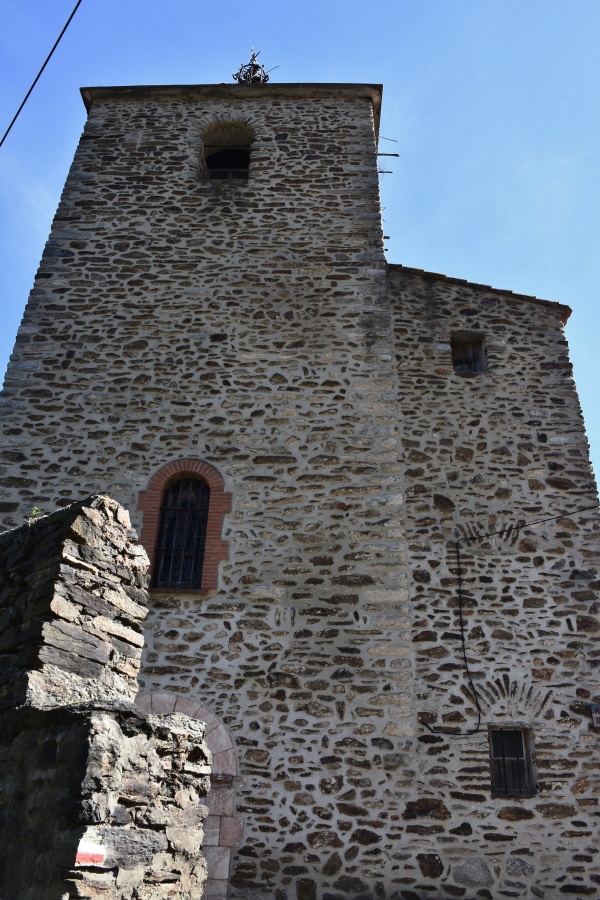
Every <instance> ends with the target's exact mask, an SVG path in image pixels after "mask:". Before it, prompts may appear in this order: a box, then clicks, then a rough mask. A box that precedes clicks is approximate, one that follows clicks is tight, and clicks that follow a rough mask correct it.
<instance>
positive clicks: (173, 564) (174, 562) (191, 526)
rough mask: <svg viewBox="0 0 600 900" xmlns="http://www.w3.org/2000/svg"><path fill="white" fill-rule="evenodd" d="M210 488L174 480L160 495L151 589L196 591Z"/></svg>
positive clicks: (191, 480)
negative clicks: (161, 497) (158, 522)
mask: <svg viewBox="0 0 600 900" xmlns="http://www.w3.org/2000/svg"><path fill="white" fill-rule="evenodd" d="M209 501H210V488H209V486H208V485H207V484H206V483H205V482H204V481H200V479H199V478H185V477H184V478H178V479H177V480H176V481H172V482H171V483H170V485H169V486H168V487H167V490H166V491H165V493H164V496H163V499H162V503H161V506H160V524H159V527H158V540H157V542H156V548H155V553H154V573H153V577H152V587H156V588H173V589H174V590H180V591H193V590H196V591H199V590H200V587H201V585H202V567H203V564H204V548H205V545H206V526H207V523H208V506H209Z"/></svg>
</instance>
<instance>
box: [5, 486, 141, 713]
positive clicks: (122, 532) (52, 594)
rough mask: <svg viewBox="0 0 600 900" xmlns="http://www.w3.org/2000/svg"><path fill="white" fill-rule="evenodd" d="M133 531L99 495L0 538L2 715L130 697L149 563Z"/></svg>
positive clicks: (125, 515) (134, 685)
mask: <svg viewBox="0 0 600 900" xmlns="http://www.w3.org/2000/svg"><path fill="white" fill-rule="evenodd" d="M129 529H130V521H129V515H128V513H127V512H126V511H125V510H124V509H123V508H122V507H120V506H119V505H118V504H117V503H115V502H114V501H112V500H110V499H109V498H107V497H98V498H94V499H90V500H89V501H88V502H84V503H78V504H74V505H73V506H71V507H70V508H69V509H68V510H66V511H65V512H64V513H56V514H54V515H51V516H44V517H42V518H38V519H34V518H32V519H31V520H30V521H29V522H28V523H27V524H26V525H23V526H21V528H19V529H16V530H14V531H12V532H10V533H9V534H8V535H6V536H0V573H1V574H0V660H1V662H2V665H1V668H0V709H2V708H9V709H10V708H14V707H16V706H20V705H23V704H27V705H29V706H37V707H39V708H42V707H45V706H57V705H61V704H65V703H75V702H78V701H80V702H86V701H89V700H97V699H102V700H107V699H114V700H123V699H128V700H133V698H134V697H135V695H136V693H137V675H138V672H139V667H140V658H141V654H142V646H143V643H144V637H143V621H144V619H145V617H146V615H147V607H146V606H145V603H146V600H147V594H146V572H147V568H148V558H147V556H146V553H145V552H144V550H143V549H142V548H141V547H139V546H137V544H135V543H133V540H135V535H134V534H133V533H132V532H130V531H129ZM132 538H133V540H132Z"/></svg>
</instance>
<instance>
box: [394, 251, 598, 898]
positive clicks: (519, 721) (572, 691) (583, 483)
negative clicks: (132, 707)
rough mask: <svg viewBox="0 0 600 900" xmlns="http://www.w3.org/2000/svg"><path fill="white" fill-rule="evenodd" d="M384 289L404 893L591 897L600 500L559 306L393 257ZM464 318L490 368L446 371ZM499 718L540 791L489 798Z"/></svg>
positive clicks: (594, 891)
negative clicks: (398, 524)
mask: <svg viewBox="0 0 600 900" xmlns="http://www.w3.org/2000/svg"><path fill="white" fill-rule="evenodd" d="M390 290H391V293H392V297H393V300H394V310H395V335H396V345H395V354H396V361H397V366H398V400H399V415H400V422H401V427H402V447H403V457H404V467H405V469H404V471H405V478H406V481H405V488H406V528H407V541H408V550H409V558H410V565H411V573H410V579H409V583H410V594H411V603H412V609H413V615H414V621H413V647H414V658H415V666H416V682H417V698H416V705H417V711H418V719H419V721H420V723H421V724H420V727H419V730H418V736H417V741H416V747H415V751H416V752H415V757H414V763H415V779H414V783H413V793H412V797H411V800H410V801H409V803H408V804H407V806H406V809H405V812H404V813H403V818H404V828H405V835H404V836H403V837H402V838H401V839H400V844H401V846H402V847H403V849H404V851H405V856H404V860H405V862H404V866H403V867H404V876H405V882H404V883H405V884H406V885H407V886H409V888H408V893H406V894H405V895H404V896H407V897H408V896H413V894H411V893H410V892H411V891H412V892H413V893H414V895H415V896H417V895H418V896H419V897H420V896H432V893H431V892H432V890H433V896H437V894H436V892H435V890H434V885H435V886H438V889H440V890H441V891H442V892H444V891H445V892H447V893H443V895H444V896H453V897H460V896H462V897H471V896H473V895H475V896H478V897H479V896H481V897H494V898H495V897H510V896H513V897H540V898H541V897H544V898H556V897H561V896H565V895H567V896H577V897H590V896H591V897H595V896H598V894H599V893H600V852H599V846H598V836H599V830H600V829H599V825H600V807H599V805H598V804H599V801H600V756H599V753H600V733H599V732H598V730H595V729H593V728H592V723H591V716H590V703H591V702H595V703H598V701H599V700H600V685H599V682H598V670H599V667H600V647H599V644H598V638H599V635H600V619H599V617H598V613H599V611H600V603H599V592H598V591H599V588H600V578H599V571H600V570H599V563H600V541H599V538H600V516H599V514H598V508H597V501H596V486H595V483H594V478H593V475H592V472H591V468H590V464H589V458H588V453H587V442H586V437H585V430H584V427H583V421H582V418H581V412H580V408H579V403H578V400H577V394H576V390H575V385H574V382H573V379H572V374H571V365H570V362H569V357H568V348H567V344H566V340H565V336H564V332H563V328H562V316H563V314H564V309H561V308H560V307H558V306H557V305H550V304H543V303H536V302H535V301H532V300H524V299H522V298H519V297H518V296H511V295H510V293H508V292H495V291H493V290H491V289H490V288H485V287H483V286H479V285H468V284H466V283H464V282H463V283H461V282H458V281H455V280H452V279H443V278H441V277H439V276H428V275H426V274H424V273H421V272H416V271H412V270H406V269H402V267H392V269H391V273H390ZM468 333H475V334H480V335H483V336H484V340H485V346H486V350H487V372H486V373H485V374H480V375H470V376H469V375H463V374H457V373H456V372H455V371H454V368H453V365H452V356H451V338H452V335H453V334H468ZM590 507H592V508H591V509H590ZM579 510H584V511H582V512H580V511H579ZM555 516H564V518H559V519H554V520H553V519H552V517H555ZM548 520H550V521H548ZM490 532H493V534H492V535H491V536H489V537H488V536H486V535H488V533H490ZM457 540H458V541H459V542H460V543H459V555H460V558H459V560H458V559H457V555H456V543H457ZM458 564H460V569H461V572H460V574H461V581H462V587H463V591H462V594H463V617H464V623H465V627H464V637H465V642H466V643H465V647H466V656H467V660H468V663H469V667H470V673H471V677H472V679H473V685H474V688H475V691H476V692H477V696H478V699H479V704H480V706H481V727H480V729H479V730H478V731H477V733H476V734H470V735H466V736H460V733H461V732H468V731H470V730H474V729H475V728H476V726H477V723H478V712H477V707H476V701H475V697H474V692H473V685H469V681H468V677H467V673H466V671H465V666H464V664H463V658H462V643H461V628H460V613H459V608H458V606H459V603H458V592H457V589H458V574H459V573H458ZM425 723H427V725H429V726H430V728H432V729H434V730H440V731H442V732H444V731H446V732H448V733H447V734H444V733H441V734H440V733H436V734H434V733H432V732H431V731H430V730H428V729H427V728H426V727H425ZM489 726H500V727H502V726H504V727H511V726H513V727H520V728H524V729H526V730H528V732H529V735H530V741H531V748H532V751H533V766H534V779H535V782H536V785H537V790H536V792H535V795H534V796H532V797H527V798H525V797H523V798H522V797H513V796H505V797H494V798H492V796H491V790H490V746H489V737H488V727H489Z"/></svg>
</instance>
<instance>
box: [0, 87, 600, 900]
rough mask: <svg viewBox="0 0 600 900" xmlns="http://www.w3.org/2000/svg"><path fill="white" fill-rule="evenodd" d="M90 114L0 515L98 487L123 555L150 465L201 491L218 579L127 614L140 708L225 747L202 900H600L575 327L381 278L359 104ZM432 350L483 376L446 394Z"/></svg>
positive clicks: (150, 95)
mask: <svg viewBox="0 0 600 900" xmlns="http://www.w3.org/2000/svg"><path fill="white" fill-rule="evenodd" d="M83 96H84V100H85V102H86V105H87V108H88V111H89V117H88V122H87V124H86V127H85V130H84V134H83V137H82V140H81V143H80V145H79V148H78V150H77V153H76V155H75V159H74V162H73V166H72V169H71V173H70V175H69V178H68V180H67V184H66V186H65V190H64V193H63V196H62V199H61V203H60V206H59V209H58V212H57V215H56V219H55V222H54V225H53V230H52V233H51V235H50V239H49V242H48V245H47V248H46V251H45V254H44V257H43V259H42V263H41V266H40V270H39V272H38V277H37V279H36V285H35V287H34V289H33V291H32V294H31V298H30V301H29V305H28V307H27V310H26V313H25V317H24V320H23V324H22V326H21V329H20V331H19V335H18V337H17V345H16V348H15V353H14V355H13V357H12V360H11V367H10V369H9V373H8V375H7V380H6V383H5V391H4V394H3V404H4V405H3V416H4V422H5V431H4V434H5V437H4V443H3V447H2V449H1V450H0V465H1V466H2V471H1V472H0V477H1V493H0V512H1V513H2V515H3V521H4V525H5V526H6V527H11V526H14V525H15V524H18V523H20V522H21V521H22V519H23V516H24V515H27V512H28V510H29V509H30V508H31V507H32V506H37V507H41V508H42V509H51V508H53V506H54V505H59V506H60V505H64V504H68V503H70V502H72V501H73V500H74V499H76V498H78V497H81V496H85V495H87V494H89V493H90V492H95V491H108V492H109V493H111V494H112V495H114V496H115V497H116V498H117V499H118V500H119V502H121V503H122V504H124V505H125V506H126V507H127V508H128V509H130V511H131V515H132V519H133V521H134V524H135V525H136V527H137V528H138V530H139V531H140V533H141V534H143V535H146V534H148V533H150V532H149V527H148V523H149V521H150V519H153V520H156V519H157V507H156V506H154V507H153V506H152V504H153V503H154V504H156V503H158V500H157V499H153V498H157V497H158V496H159V494H160V490H158V489H157V488H156V485H163V484H166V483H167V482H168V477H171V475H170V474H169V473H175V472H182V471H190V472H195V473H199V474H198V477H202V478H205V479H206V480H207V481H208V480H210V479H212V481H211V490H212V486H213V483H214V485H215V486H218V488H219V492H220V493H219V495H218V496H219V498H220V499H219V504H220V505H219V507H218V514H217V512H216V510H215V509H213V514H214V515H215V516H216V521H217V524H216V525H215V523H214V521H213V524H212V525H211V526H210V527H211V528H216V531H217V533H218V535H219V537H218V544H219V546H218V547H216V543H215V540H213V539H211V540H212V543H211V545H210V547H209V551H210V552H211V553H212V556H211V557H210V559H211V561H212V562H211V565H212V564H213V562H214V570H211V576H210V577H211V578H213V571H214V572H216V576H215V577H216V581H215V584H216V587H215V586H214V585H213V583H212V582H211V585H210V589H207V590H204V591H201V592H200V591H199V592H173V591H157V590H152V591H151V592H150V602H149V614H148V617H147V619H146V621H145V637H146V644H145V648H144V653H143V657H142V663H141V672H140V677H139V685H140V696H139V698H138V702H140V703H141V705H142V706H143V708H144V709H147V710H152V709H154V708H155V706H156V708H157V709H165V708H166V707H165V706H164V704H165V703H167V706H168V702H167V700H166V699H165V698H168V697H173V698H178V700H177V701H175V700H172V701H171V704H173V703H175V702H178V701H179V700H181V701H183V700H185V701H186V703H188V702H189V703H190V704H195V705H196V706H197V707H198V708H199V707H202V708H203V709H204V710H205V712H204V713H203V715H206V716H212V717H213V718H212V719H211V722H212V725H213V728H214V734H215V735H216V734H217V733H218V734H219V735H220V738H219V740H220V741H222V743H218V744H217V745H216V747H215V749H216V750H217V752H220V753H226V754H228V756H227V757H223V760H224V766H223V770H222V772H221V773H220V774H218V776H217V777H218V778H222V779H223V781H222V783H220V784H217V783H215V782H213V791H214V790H215V787H217V789H218V791H219V792H220V793H218V795H217V794H215V795H214V796H215V797H218V799H217V800H216V801H215V805H214V807H213V808H211V810H210V818H211V819H212V818H214V820H215V826H214V827H215V828H216V827H217V825H216V819H218V820H219V825H218V829H217V830H219V829H220V830H219V834H220V833H221V831H223V832H224V831H225V830H226V828H225V824H224V823H225V821H227V823H231V828H232V829H233V828H234V825H233V821H234V820H235V821H236V823H237V822H238V821H239V822H241V823H242V826H243V832H242V831H241V830H240V829H239V828H238V825H237V824H236V825H235V829H236V832H235V833H236V838H235V839H234V838H233V837H231V839H230V840H229V839H228V842H227V841H224V842H223V843H222V844H219V843H218V840H219V839H217V837H215V836H214V834H213V836H212V837H211V840H213V841H214V843H213V844H211V846H212V847H213V848H214V849H213V851H211V853H212V857H211V858H212V859H213V860H214V865H215V871H214V872H213V874H212V876H210V872H209V876H210V880H209V883H208V887H207V893H206V896H207V897H210V898H211V900H213V898H215V900H216V898H225V897H228V898H229V900H233V898H265V900H266V898H273V897H274V898H276V900H347V898H354V900H367V898H369V900H375V898H404V900H421V898H436V897H438V898H452V897H463V898H465V900H471V898H475V897H477V898H479V897H481V898H496V897H505V896H518V897H539V898H545V900H553V898H555V897H560V896H563V895H569V896H571V897H579V898H583V897H590V896H596V895H600V881H599V879H600V861H599V859H598V850H597V845H598V840H597V838H598V820H599V813H600V809H599V807H598V802H599V794H600V784H599V781H598V774H599V769H600V762H599V760H598V749H599V747H598V744H599V736H598V733H597V732H595V731H594V730H593V728H592V725H591V717H590V703H593V702H595V703H598V702H600V688H599V686H598V681H597V678H598V672H597V667H598V659H599V657H598V650H597V629H598V616H597V613H598V599H597V597H598V591H597V588H598V584H599V582H598V549H599V548H598V536H599V529H600V520H599V518H598V513H597V508H596V493H595V485H594V482H593V478H592V476H591V472H590V467H589V461H588V457H587V444H586V440H585V432H584V429H583V424H582V421H581V415H580V410H579V406H578V402H577V396H576V393H575V389H574V385H573V382H572V379H571V375H570V368H569V363H568V356H567V350H566V345H565V341H564V335H563V331H562V327H563V324H564V321H565V319H566V316H567V315H568V312H569V311H568V310H567V309H566V308H565V307H564V306H561V305H559V304H556V303H548V302H545V301H540V300H536V299H535V298H530V297H522V296H519V295H513V294H511V293H510V292H509V291H498V290H493V289H491V288H489V287H486V286H482V285H473V284H467V283H466V282H460V281H458V280H455V279H451V278H444V277H443V276H439V275H432V274H429V273H423V272H417V271H414V270H410V269H405V268H403V267H402V266H388V265H387V264H386V262H385V258H384V255H383V242H382V230H381V217H380V208H379V196H378V185H377V157H376V138H377V128H378V117H379V105H380V99H381V90H380V88H378V87H377V86H371V85H276V84H275V85H273V84H269V85H250V86H237V85H233V86H227V85H225V86H222V85H213V86H186V87H148V88H93V89H84V91H83ZM218 123H234V124H235V123H238V124H239V123H241V125H243V127H244V128H245V129H247V130H249V131H250V132H251V133H252V136H253V143H252V149H251V159H250V169H249V178H248V180H247V181H231V182H228V181H212V180H207V179H206V178H204V177H203V173H204V152H205V151H204V147H203V137H204V136H205V135H208V134H210V133H212V132H211V129H214V127H215V125H218ZM235 127H238V125H236V126H235ZM457 336H458V337H465V336H466V337H473V336H474V337H477V338H478V339H481V340H482V341H483V343H484V345H485V352H486V357H487V367H486V370H485V371H483V372H482V373H481V374H470V373H469V374H459V373H457V372H455V371H454V367H453V363H452V343H453V341H455V340H456V338H457ZM202 473H205V474H202ZM215 490H216V487H215ZM211 496H212V494H211ZM215 496H216V494H215ZM590 507H594V508H593V509H590ZM580 510H583V511H580ZM557 516H561V518H560V519H557V518H555V517H557ZM540 520H543V521H541V522H540ZM546 520H548V521H546ZM538 522H539V523H540V524H533V523H538ZM219 528H220V532H219ZM490 532H494V534H492V535H490V536H489V537H488V536H487V535H488V533H490ZM146 540H148V539H146ZM457 541H459V553H460V556H459V559H458V561H457V555H456V544H457ZM146 549H147V550H148V552H149V553H150V554H152V552H153V549H154V547H153V546H152V545H151V544H148V545H147V546H146ZM217 550H218V552H217ZM218 560H220V562H218V563H217V561H218ZM458 562H460V575H461V600H462V602H461V608H462V616H463V621H464V628H463V635H464V648H465V656H466V659H467V664H468V666H469V671H470V675H471V680H469V677H468V675H467V673H466V670H465V663H464V659H463V649H462V648H463V642H462V638H461V628H460V610H459V600H458V586H459V580H458V576H459V571H458ZM478 704H479V709H480V713H478V709H477V705H478ZM170 708H171V709H172V708H174V706H173V705H171V707H170ZM190 708H191V707H190ZM479 719H480V722H479V724H478V720H479ZM503 726H504V727H507V726H508V727H512V728H521V729H526V730H527V733H528V735H529V736H530V745H531V753H532V766H533V773H534V778H535V784H536V786H537V787H536V790H535V792H534V793H533V795H532V796H526V797H524V796H517V797H514V796H510V797H508V798H507V797H496V796H492V792H491V786H490V762H489V754H490V750H489V735H488V728H489V727H503ZM466 732H470V733H466ZM230 739H231V740H232V743H231V744H229V743H227V742H228V741H229V740H230ZM218 748H220V749H218ZM225 760H227V764H226V765H225ZM221 804H222V805H221ZM227 827H229V824H228V825H227ZM232 834H233V832H232ZM240 835H241V837H239V841H238V836H240ZM236 843H237V844H239V846H236ZM217 850H218V851H219V852H218V853H217ZM210 864H211V863H210V860H209V866H210Z"/></svg>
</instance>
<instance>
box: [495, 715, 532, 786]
mask: <svg viewBox="0 0 600 900" xmlns="http://www.w3.org/2000/svg"><path fill="white" fill-rule="evenodd" d="M490 741H491V754H492V793H494V794H505V795H508V794H512V795H521V796H530V795H531V794H533V792H534V791H533V774H532V768H531V755H530V752H529V742H528V735H527V732H525V731H523V730H522V729H520V728H511V729H509V728H502V729H492V730H491V731H490Z"/></svg>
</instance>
